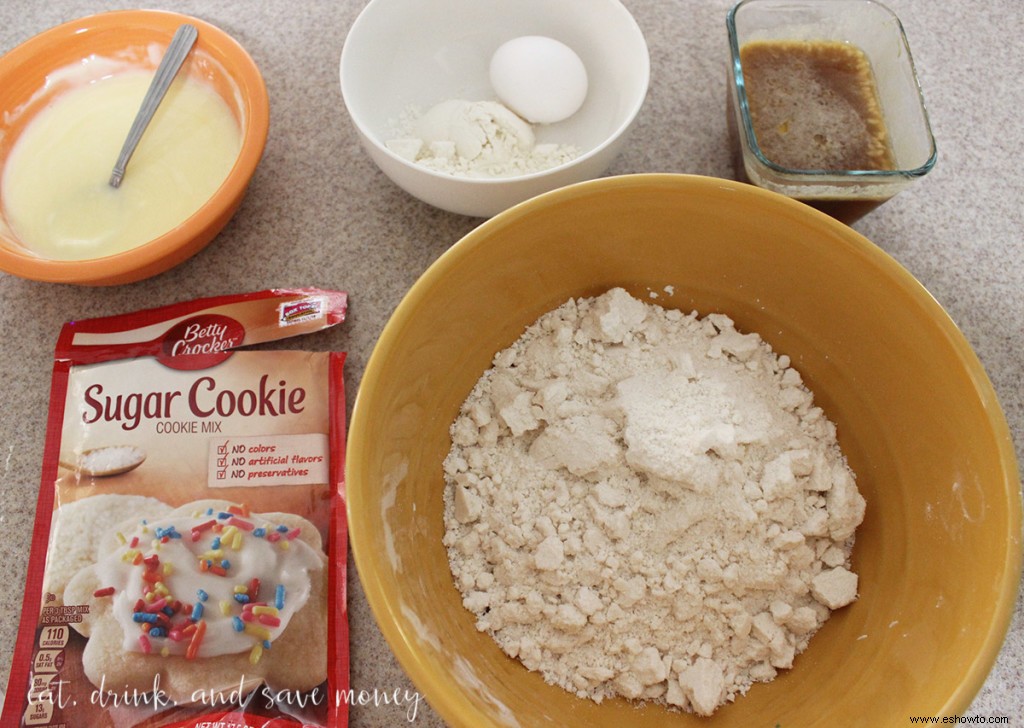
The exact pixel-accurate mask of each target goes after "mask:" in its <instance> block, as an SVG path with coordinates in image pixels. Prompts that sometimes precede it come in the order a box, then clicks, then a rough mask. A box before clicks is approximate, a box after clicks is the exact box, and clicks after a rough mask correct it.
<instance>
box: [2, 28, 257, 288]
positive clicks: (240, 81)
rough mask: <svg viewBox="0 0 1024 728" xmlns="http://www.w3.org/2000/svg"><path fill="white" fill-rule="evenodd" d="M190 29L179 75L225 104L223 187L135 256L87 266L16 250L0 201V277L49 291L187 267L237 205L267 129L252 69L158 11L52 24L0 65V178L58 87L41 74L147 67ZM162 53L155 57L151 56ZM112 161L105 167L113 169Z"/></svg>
mask: <svg viewBox="0 0 1024 728" xmlns="http://www.w3.org/2000/svg"><path fill="white" fill-rule="evenodd" d="M182 23H191V24H192V25H194V26H196V28H197V29H198V30H199V38H198V40H197V41H196V44H195V46H194V48H193V50H192V52H191V54H190V56H189V58H188V59H187V60H186V62H185V65H184V66H183V67H182V70H181V73H188V74H189V75H192V76H194V77H196V78H199V79H201V80H203V81H205V82H206V83H207V84H209V85H211V86H212V87H213V88H214V89H215V90H216V91H217V93H218V94H219V95H220V96H221V97H222V98H223V99H224V101H225V102H226V103H227V105H228V108H229V109H230V110H231V112H232V113H233V114H234V116H235V119H236V120H237V121H238V124H239V128H240V129H241V135H242V141H241V149H240V152H239V155H238V158H237V159H236V160H235V163H234V166H233V167H232V169H231V171H230V172H229V174H228V176H227V178H226V179H225V180H224V182H223V184H221V186H220V187H219V188H218V189H217V191H216V192H215V193H214V194H213V196H212V197H210V199H209V200H207V201H206V202H205V203H204V204H203V205H202V206H201V207H200V208H199V209H198V210H197V211H196V212H195V213H194V214H193V215H192V216H191V217H189V218H188V219H186V220H185V221H184V222H182V223H181V224H179V225H178V226H177V227H175V228H173V229H171V230H169V231H168V232H166V233H164V234H163V235H161V236H159V237H157V238H155V239H153V240H150V241H149V242H146V243H143V244H142V245H139V246H137V247H135V248H132V249H130V250H127V251H124V252H122V253H117V254H115V255H109V256H105V257H102V258H93V259H89V260H51V259H46V258H42V257H40V256H37V255H34V254H33V253H31V252H29V251H28V250H27V249H26V248H24V247H23V246H22V245H21V244H20V243H19V241H18V240H17V238H16V237H15V236H14V234H13V233H12V232H11V229H10V226H9V225H8V223H7V220H6V218H5V217H4V216H3V200H2V198H0V270H4V271H6V272H8V273H13V274H14V275H17V276H21V277H22V278H30V279H33V280H40V281H50V282H55V283H78V284H84V285H113V284H119V283H130V282H132V281H137V280H141V279H143V278H148V277H150V276H153V275H156V274H158V273H162V272H163V271H165V270H167V269H169V268H171V267H173V266H175V265H177V264H179V263H181V262H183V261H185V260H187V259H188V258H189V257H191V256H192V255H194V254H195V253H197V252H198V251H200V250H202V249H203V248H204V247H205V246H206V245H207V244H208V243H209V242H210V241H211V240H212V239H213V238H214V236H216V235H217V233H218V232H220V230H221V229H222V228H223V227H224V225H226V224H227V222H228V220H230V219H231V216H232V215H234V213H235V211H236V210H237V209H238V206H239V204H241V201H242V198H243V197H244V195H245V191H246V189H247V188H248V185H249V180H250V179H251V178H252V175H253V172H254V171H255V170H256V165H257V164H258V163H259V160H260V157H261V156H262V155H263V148H264V146H265V144H266V140H267V131H268V128H269V123H270V111H269V102H268V99H267V90H266V86H265V85H264V82H263V77H262V76H261V75H260V72H259V69H258V68H257V67H256V64H255V62H254V61H253V60H252V58H251V57H250V56H249V54H248V53H246V51H245V49H244V48H242V46H241V45H239V44H238V43H237V42H236V41H235V40H234V39H233V38H231V37H230V36H229V35H227V34H226V33H225V32H224V31H222V30H220V29H219V28H217V27H215V26H213V25H210V24H209V23H206V22H204V21H202V20H198V19H196V18H192V17H189V16H186V15H181V14H178V13H172V12H165V11H158V10H125V11H114V12H108V13H101V14H98V15H92V16H88V17H85V18H81V19H78V20H72V21H70V22H67V23H64V24H62V25H58V26H56V27H54V28H51V29H49V30H47V31H44V32H43V33H40V34H39V35H37V36H35V37H33V38H30V39H29V40H27V41H25V42H24V43H22V44H21V45H19V46H17V47H16V48H14V49H13V50H11V51H10V52H8V53H7V54H5V55H4V56H3V57H0V110H2V111H3V112H4V113H3V114H2V116H0V170H2V169H3V167H4V165H5V163H6V160H7V158H8V155H9V154H10V152H11V149H12V147H13V146H14V144H15V143H16V142H17V141H18V137H19V135H20V134H21V132H22V131H23V130H24V128H25V126H26V125H27V124H28V123H29V122H30V121H31V119H32V118H33V116H34V114H35V113H37V112H38V111H39V110H41V109H42V108H43V107H45V105H46V104H47V103H48V102H50V101H51V100H52V99H53V97H54V96H55V95H56V94H59V93H60V92H61V91H62V90H64V89H65V88H66V86H65V85H63V84H62V83H60V82H56V83H54V82H53V81H52V80H51V81H50V82H49V83H48V76H51V75H52V74H53V73H54V72H55V71H57V70H59V69H62V68H65V67H67V66H69V65H71V64H75V63H79V62H81V61H82V60H83V59H86V58H88V57H89V56H91V55H97V56H113V55H115V54H116V55H117V56H118V57H120V58H130V59H131V61H132V63H133V65H137V66H138V67H140V68H143V69H146V68H149V69H155V67H156V65H157V63H159V57H156V58H154V57H153V54H152V53H150V52H149V51H148V49H149V47H150V46H157V47H159V48H160V49H163V48H166V46H167V44H168V43H169V42H170V40H171V37H172V36H173V35H174V32H175V30H177V28H178V26H180V25H181V24H182ZM161 54H162V50H161ZM113 163H114V160H111V167H113Z"/></svg>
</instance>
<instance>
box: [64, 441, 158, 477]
mask: <svg viewBox="0 0 1024 728" xmlns="http://www.w3.org/2000/svg"><path fill="white" fill-rule="evenodd" d="M145 458H146V453H145V452H143V451H142V450H141V449H139V448H137V447H134V446H132V445H115V446H111V447H101V448H97V449H95V450H89V451H88V452H85V453H83V454H82V456H81V458H80V459H79V461H78V464H79V467H80V468H82V470H84V471H86V472H89V473H107V472H112V471H118V470H124V469H125V468H130V467H132V466H133V465H137V464H138V463H140V462H142V461H143V460H144V459H145Z"/></svg>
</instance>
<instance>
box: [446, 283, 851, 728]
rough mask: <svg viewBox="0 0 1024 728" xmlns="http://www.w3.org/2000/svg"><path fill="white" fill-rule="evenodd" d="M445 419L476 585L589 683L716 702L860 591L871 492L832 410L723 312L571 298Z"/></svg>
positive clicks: (692, 706) (594, 688)
mask: <svg viewBox="0 0 1024 728" xmlns="http://www.w3.org/2000/svg"><path fill="white" fill-rule="evenodd" d="M451 436H452V447H451V451H450V452H449V454H448V456H447V458H446V459H445V462H444V472H445V478H446V481H447V487H446V493H445V499H446V508H445V521H446V535H445V539H444V541H445V545H446V547H447V549H448V554H449V560H450V564H451V568H452V573H453V575H454V578H455V582H456V584H457V586H458V588H459V589H460V591H461V593H462V595H463V604H464V605H465V607H466V608H467V609H469V610H470V611H472V612H473V613H474V614H475V615H476V617H477V622H476V625H477V628H478V629H479V630H481V631H486V632H488V633H489V634H491V635H492V636H493V637H494V639H495V640H496V641H497V643H498V644H499V645H500V646H501V648H502V649H503V650H504V651H505V652H506V653H507V654H508V655H510V656H512V657H516V658H518V659H519V660H520V661H521V662H522V663H523V664H524V665H525V666H526V667H527V668H529V669H530V670H536V671H539V672H541V673H542V674H543V676H544V678H545V679H546V680H547V681H548V682H549V683H552V684H555V685H559V686H561V687H563V688H565V689H566V690H569V691H571V692H573V693H575V694H577V695H579V696H581V697H587V698H591V699H593V700H596V701H598V702H600V701H601V700H603V699H604V698H607V697H613V696H623V697H626V698H635V699H645V700H659V701H663V702H665V703H668V704H670V705H672V706H678V707H679V708H682V709H685V710H692V711H693V712H696V713H699V714H701V715H708V714H711V713H712V712H714V711H715V709H716V708H718V707H719V706H720V705H721V704H723V703H724V702H727V701H730V700H733V699H734V698H735V697H736V696H737V695H738V694H742V693H744V692H746V690H747V689H748V688H749V687H750V685H751V684H752V683H754V682H757V681H768V680H771V679H772V678H773V677H774V676H775V675H776V673H777V671H778V670H780V669H786V668H789V667H791V666H792V665H793V659H794V656H795V655H796V654H797V653H799V652H800V651H802V650H803V649H804V648H806V646H807V644H808V641H809V639H810V638H811V636H812V635H813V633H814V632H815V631H816V630H817V629H818V628H819V627H820V626H821V625H822V624H823V623H824V621H825V620H826V619H827V618H828V616H829V614H830V611H831V610H833V609H838V608H840V607H842V606H844V605H846V604H848V603H850V602H851V601H853V600H854V599H855V598H856V596H857V576H856V574H854V573H853V572H852V571H851V570H850V560H849V559H850V551H851V549H852V546H853V537H854V530H855V529H856V527H857V526H858V525H859V524H860V522H861V520H862V519H863V517H864V508H865V502H864V499H863V498H862V497H861V495H860V493H859V492H858V490H857V487H856V484H855V481H854V477H853V474H852V472H851V471H850V469H849V468H848V467H847V465H846V462H845V460H844V458H843V455H842V453H841V452H840V449H839V446H838V444H837V441H836V429H835V426H834V425H833V424H832V423H831V422H830V421H829V420H828V418H827V417H826V416H825V415H824V414H823V412H822V410H821V409H820V408H819V407H817V406H815V405H814V403H813V398H812V395H811V393H810V392H809V391H808V390H807V388H806V387H805V386H804V385H803V383H802V381H801V378H800V375H799V373H798V372H797V371H796V370H795V369H793V368H791V366H790V361H789V359H788V357H786V356H785V355H781V356H780V355H776V354H775V353H774V352H773V351H772V350H771V348H770V347H769V346H768V345H767V344H766V343H765V342H764V341H762V340H761V338H760V337H759V336H758V335H757V334H753V333H747V334H744V333H740V332H739V331H737V330H736V328H735V327H734V325H733V322H732V321H731V320H730V319H729V318H728V317H726V316H723V315H720V314H711V315H708V316H706V317H704V318H698V317H697V315H696V314H690V315H684V314H682V313H680V312H679V311H675V310H668V309H664V308H662V307H660V306H656V305H653V304H649V303H644V302H642V301H640V300H637V299H635V298H633V297H631V296H630V295H629V294H628V293H626V292H625V291H624V290H622V289H613V290H611V291H608V292H607V293H605V294H603V295H601V296H599V297H597V298H592V299H579V300H570V301H568V302H566V303H565V304H563V305H562V306H560V307H559V308H557V309H555V310H554V311H552V312H550V313H548V314H546V315H544V316H542V317H541V318H540V319H539V320H538V321H537V322H536V323H534V324H533V325H531V326H530V327H529V328H528V329H527V330H526V332H525V333H524V335H523V336H522V337H521V338H520V339H519V340H518V341H516V342H515V343H514V344H513V345H512V346H511V347H510V348H508V349H506V350H504V351H501V352H499V353H498V354H497V355H496V356H495V358H494V361H493V366H492V368H491V369H489V370H488V371H486V372H485V373H484V375H483V376H482V377H481V379H480V380H479V382H478V383H477V385H476V386H475V387H474V389H473V391H472V392H471V394H470V395H469V397H468V399H467V400H466V402H465V403H464V405H463V407H462V409H461V411H460V413H459V415H458V417H457V418H456V420H455V422H454V423H453V425H452V428H451Z"/></svg>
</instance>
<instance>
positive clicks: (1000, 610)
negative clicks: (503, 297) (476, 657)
mask: <svg viewBox="0 0 1024 728" xmlns="http://www.w3.org/2000/svg"><path fill="white" fill-rule="evenodd" d="M651 185H654V186H659V185H675V186H679V188H680V189H685V190H687V191H688V192H690V193H693V192H694V191H695V190H698V191H699V190H704V189H712V188H719V189H726V190H728V191H730V193H733V194H739V195H749V196H752V197H755V198H757V197H761V198H764V199H765V200H770V201H771V204H773V205H776V206H778V207H780V208H783V209H784V208H789V212H790V213H793V214H798V215H801V216H804V217H806V216H812V217H817V218H818V222H819V223H820V224H824V225H825V226H826V227H830V228H832V231H833V232H834V233H835V234H836V235H837V236H839V237H840V238H841V239H842V240H843V241H844V242H845V244H846V245H847V246H848V248H849V249H851V250H853V251H855V252H856V253H857V255H859V256H861V257H863V258H865V259H867V260H868V262H869V263H870V264H871V265H872V266H873V267H875V268H876V269H877V270H878V271H879V272H880V273H881V274H883V275H885V276H887V277H889V278H890V279H891V280H892V281H893V282H894V283H895V285H897V286H898V287H900V288H901V289H903V291H904V293H906V294H907V295H908V296H909V297H910V298H911V299H912V300H914V301H915V302H916V303H918V304H920V305H921V306H922V307H923V308H925V309H926V310H928V311H930V312H931V313H932V314H933V320H934V322H935V326H936V327H937V328H938V329H939V330H940V331H941V332H942V333H943V334H944V335H945V337H946V338H947V339H948V340H949V341H950V342H951V343H952V345H953V347H954V349H955V353H956V355H957V357H958V360H959V361H960V362H961V364H962V365H963V367H964V369H965V372H966V374H967V375H968V378H969V379H970V381H971V382H972V383H973V385H974V389H975V391H976V392H977V393H978V395H979V397H980V399H981V400H982V404H983V409H984V411H985V412H986V413H987V414H988V420H989V423H990V425H991V427H992V431H993V434H994V435H995V438H996V446H997V449H998V451H999V459H1000V464H1001V467H1002V470H1003V471H1004V472H1005V473H1006V479H1005V483H1004V485H1005V486H1006V488H1007V489H1008V490H1009V491H1010V492H1011V501H1012V503H1011V508H1010V511H1011V512H1010V514H1009V526H1010V528H1009V533H1008V534H1007V538H1009V539H1011V540H1012V541H1015V542H1016V544H1017V548H1015V549H1010V552H1009V556H1008V557H1007V561H1006V563H1005V564H1004V567H1005V568H1004V578H1003V581H1002V583H1001V584H999V598H998V602H997V605H996V608H995V612H994V618H993V619H992V621H991V623H990V624H989V627H988V630H987V632H986V634H985V639H984V641H983V642H982V644H981V647H980V649H979V650H978V652H977V654H976V655H975V659H974V660H973V661H972V662H971V663H970V664H969V665H968V666H967V667H966V670H965V674H964V679H963V680H962V681H961V682H960V683H959V685H958V687H957V689H956V690H955V691H954V692H953V693H952V694H951V695H950V696H949V697H948V699H947V700H946V703H945V704H944V705H943V706H942V714H954V713H955V714H961V713H963V712H964V711H966V710H967V709H968V707H969V706H970V704H971V702H972V700H973V699H974V697H975V696H976V695H977V693H978V692H979V691H980V689H981V687H982V685H983V684H984V682H985V679H986V678H987V676H988V674H989V672H990V670H991V669H992V666H993V665H994V664H995V661H996V658H997V656H998V654H999V652H1000V650H1001V647H1002V644H1003V641H1004V640H1005V637H1006V634H1007V630H1008V629H1009V626H1010V621H1011V619H1012V617H1013V613H1014V609H1015V605H1016V600H1017V595H1018V592H1019V590H1020V586H1021V578H1022V574H1021V569H1022V564H1024V547H1022V540H1024V526H1022V518H1024V516H1022V496H1021V480H1020V471H1019V467H1018V463H1017V459H1016V454H1015V451H1014V446H1013V440H1012V437H1011V434H1010V429H1009V425H1008V423H1007V421H1006V417H1005V413H1004V412H1003V410H1002V408H1001V406H1000V404H999V400H998V397H997V395H996V392H995V389H994V387H993V385H992V383H991V380H990V379H989V377H988V375H987V373H986V372H985V369H984V367H983V365H982V363H981V361H980V360H979V359H978V357H977V354H976V353H975V352H974V350H973V349H972V348H971V346H970V344H969V342H968V341H967V339H966V337H965V336H964V335H963V333H962V332H961V331H960V329H959V328H958V327H957V326H956V323H955V322H954V321H953V319H952V318H951V317H950V316H949V314H948V313H947V312H946V311H945V309H944V308H943V307H942V306H941V304H939V302H938V301H937V300H936V299H935V298H934V296H932V294H931V293H930V292H929V291H928V290H927V289H926V288H925V287H924V285H923V284H922V283H921V282H920V281H918V280H917V279H916V278H915V277H914V276H913V275H912V274H911V273H910V272H909V271H908V270H907V269H906V268H904V267H903V266H902V265H900V264H899V262H898V261H896V259H895V258H893V257H892V256H890V255H889V254H888V253H886V252H885V251H884V250H882V249H881V248H880V247H879V246H877V245H876V244H875V243H873V242H871V241H870V240H869V239H868V238H866V237H864V236H863V235H861V234H860V233H858V232H857V231H855V230H853V229H852V228H850V227H848V226H847V225H845V224H843V223H841V222H839V221H838V220H835V219H833V218H831V217H829V216H828V215H826V214H824V213H822V212H819V211H817V210H814V209H813V208H810V207H808V206H807V205H805V204H803V203H801V202H799V201H796V200H793V199H790V198H788V197H786V196H784V195H781V194H779V193H775V192H771V191H769V190H765V189H762V188H759V187H756V186H753V185H749V184H745V183H742V182H737V181H734V180H727V179H721V178H716V177H705V176H700V175H692V174H676V173H638V174H629V175H618V176H611V177H602V178H599V179H595V180H588V181H584V182H578V183H576V184H572V185H568V186H566V187H561V188H559V189H556V190H553V191H551V192H547V193H543V194H541V195H538V196H536V197H534V198H531V199H530V200H527V201H525V202H522V203H519V204H517V205H515V206H513V207H511V208H509V209H508V210H506V211H504V212H502V213H499V214H498V215H496V216H494V217H493V218H490V219H489V220H486V221H485V222H483V223H481V224H480V225H479V226H478V227H476V228H474V229H473V230H471V231H470V232H468V233H467V234H466V235H464V236H463V237H462V238H461V239H460V240H458V241H457V242H456V243H455V244H454V245H452V246H451V247H450V248H448V249H447V250H446V251H445V252H444V253H442V254H441V256H439V257H438V258H437V259H436V260H435V261H434V262H433V263H432V264H431V265H430V266H429V267H428V268H427V269H426V271H424V273H423V274H422V275H421V276H420V277H419V278H418V279H417V280H416V282H415V283H414V284H413V285H412V287H411V288H410V289H409V290H408V291H407V292H406V294H405V295H404V296H403V297H402V299H401V300H400V301H399V303H398V305H397V306H396V307H395V309H394V311H393V312H392V314H391V317H390V318H389V320H388V322H387V323H386V325H385V326H384V329H383V330H382V332H381V334H380V335H379V337H378V339H377V343H376V344H375V345H374V348H373V351H372V352H371V355H370V357H369V359H368V360H367V363H366V366H365V368H364V372H363V376H362V380H361V382H360V385H359V389H358V391H357V393H356V397H355V402H354V404H353V409H352V417H351V421H350V425H349V428H348V436H347V440H348V441H347V443H346V464H345V482H346V516H347V519H348V523H349V541H350V544H351V548H352V555H353V560H354V562H355V564H356V571H357V572H358V575H359V579H360V582H361V584H362V586H363V592H364V594H365V595H366V599H367V602H368V603H369V606H370V610H371V612H372V613H373V615H374V619H375V620H376V622H377V625H378V627H379V628H380V630H381V632H382V633H383V635H384V637H385V639H386V640H387V643H388V645H389V646H390V648H391V650H392V652H393V653H394V655H395V657H396V658H397V659H398V662H399V663H400V664H401V666H402V668H403V669H404V670H405V672H406V674H407V675H408V676H409V677H410V679H411V680H412V682H413V684H414V685H415V686H416V687H417V688H418V689H419V690H421V691H422V693H423V695H424V697H425V698H427V699H428V702H429V703H430V705H431V707H433V708H434V710H435V711H436V712H437V713H438V714H439V715H440V716H441V717H442V718H443V719H444V720H445V721H447V722H450V723H452V724H454V725H463V724H465V725H479V724H480V723H479V721H480V720H481V718H482V716H480V715H478V714H477V712H476V708H475V706H473V705H472V704H471V703H469V702H468V701H467V700H466V699H465V697H464V695H463V693H462V692H461V691H452V690H451V689H450V686H451V680H450V679H449V678H448V677H447V676H446V675H441V674H439V673H437V672H436V671H433V670H432V669H431V667H430V665H429V663H428V661H427V660H425V659H424V658H423V656H422V655H421V654H420V653H419V651H418V650H417V649H416V648H414V647H413V646H412V644H411V642H410V641H409V639H408V638H407V635H406V632H405V631H404V630H403V629H402V627H401V626H400V624H399V620H401V619H404V618H403V617H402V612H401V608H400V606H401V605H400V604H398V603H397V602H396V601H394V600H392V599H390V598H389V596H388V593H387V590H386V589H385V587H384V584H383V580H382V579H381V578H380V577H379V576H378V574H377V572H376V571H375V570H374V568H373V566H374V564H375V562H376V561H377V559H378V558H379V557H380V554H378V553H376V552H374V550H373V549H372V548H371V547H370V546H369V544H368V543H366V544H364V529H363V525H364V521H366V520H367V519H366V516H365V514H367V513H371V512H372V513H379V509H370V508H368V506H370V505H371V504H369V503H366V502H365V501H364V499H363V494H362V493H361V492H360V489H359V488H358V487H357V488H353V487H352V486H353V485H354V484H357V483H358V478H356V477H354V474H356V473H358V472H360V471H361V470H362V469H363V468H364V467H365V466H364V464H363V463H364V457H363V453H362V452H361V450H360V449H359V448H358V447H353V445H355V444H356V442H355V440H356V438H357V437H358V433H359V432H360V431H362V430H363V429H365V424H364V423H365V421H366V420H368V419H370V418H372V417H374V413H373V412H372V409H373V404H372V402H369V401H368V400H369V399H370V398H371V397H372V394H371V392H372V391H373V390H374V389H375V388H376V385H377V382H378V381H379V380H380V376H381V375H380V372H379V370H380V369H381V368H382V366H383V365H382V362H383V361H384V360H386V359H387V358H388V357H389V356H390V350H391V349H393V347H394V346H395V345H396V344H397V343H398V341H399V340H400V338H401V331H400V329H402V328H403V324H404V322H405V321H406V320H407V319H408V317H409V315H410V313H409V312H410V310H411V309H412V308H413V307H414V306H415V305H416V303H417V301H418V300H419V299H420V298H422V297H423V296H424V295H426V294H427V293H428V292H429V291H430V290H431V289H433V288H435V287H436V286H437V284H438V281H439V280H441V279H442V278H443V277H444V276H445V275H446V273H447V271H448V270H449V269H451V268H454V267H456V266H457V265H458V263H459V261H460V260H461V259H463V258H464V257H465V256H467V255H470V254H471V253H472V251H473V250H475V249H476V248H478V247H480V246H481V245H483V244H485V241H486V238H487V236H488V235H489V234H490V232H491V230H492V229H495V228H501V227H505V226H508V225H510V224H514V223H515V222H516V221H517V220H519V219H521V218H523V217H525V216H527V215H529V214H530V213H531V212H532V211H533V210H534V209H535V208H543V207H549V206H552V205H558V204H562V203H565V202H569V201H571V200H574V199H579V198H583V197H586V196H592V195H597V194H602V193H605V192H607V191H610V190H614V189H616V188H618V189H635V188H642V187H644V186H651ZM1014 493H1015V494H1016V496H1015V497H1013V496H1012V494H1014ZM361 514H363V515H361ZM367 530H368V529H367Z"/></svg>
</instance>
